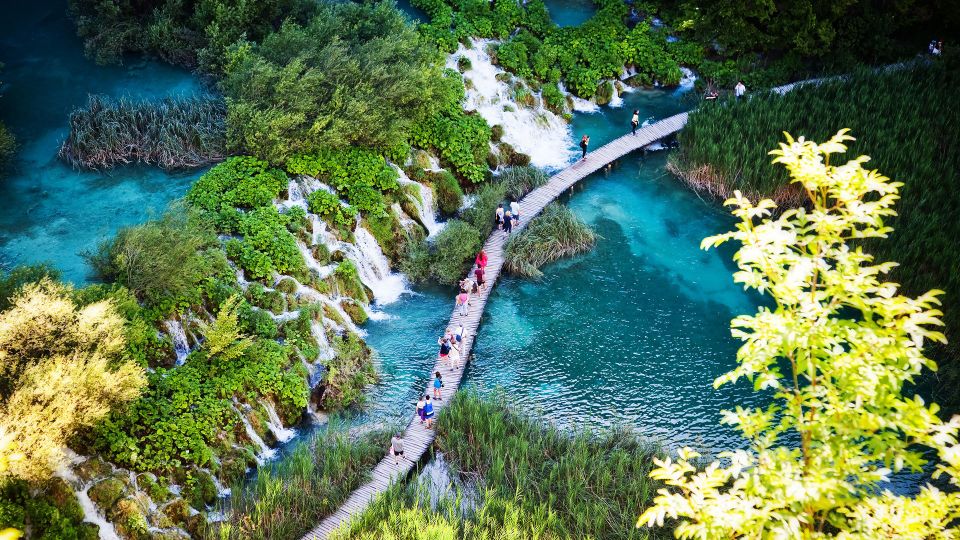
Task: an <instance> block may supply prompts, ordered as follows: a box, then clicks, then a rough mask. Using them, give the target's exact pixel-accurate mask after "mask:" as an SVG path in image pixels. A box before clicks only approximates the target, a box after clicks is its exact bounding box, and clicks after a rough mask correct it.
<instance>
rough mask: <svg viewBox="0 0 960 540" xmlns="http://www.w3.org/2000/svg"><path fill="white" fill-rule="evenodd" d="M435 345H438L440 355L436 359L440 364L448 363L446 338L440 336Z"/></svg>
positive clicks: (448, 352) (448, 350)
mask: <svg viewBox="0 0 960 540" xmlns="http://www.w3.org/2000/svg"><path fill="white" fill-rule="evenodd" d="M437 344H438V345H440V355H439V358H438V359H437V360H438V361H440V362H447V363H449V362H450V339H449V338H447V336H441V337H440V339H438V340H437Z"/></svg>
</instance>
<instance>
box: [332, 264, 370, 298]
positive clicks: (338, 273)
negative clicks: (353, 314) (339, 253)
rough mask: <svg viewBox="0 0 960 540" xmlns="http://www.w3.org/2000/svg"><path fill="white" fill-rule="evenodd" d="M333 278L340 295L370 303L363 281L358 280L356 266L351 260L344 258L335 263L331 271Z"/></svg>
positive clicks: (358, 275)
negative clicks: (334, 267) (335, 265)
mask: <svg viewBox="0 0 960 540" xmlns="http://www.w3.org/2000/svg"><path fill="white" fill-rule="evenodd" d="M333 278H334V279H335V280H336V283H337V291H338V292H339V293H340V295H341V296H346V297H348V298H353V299H354V300H357V301H359V302H362V303H364V304H369V303H370V298H368V297H367V293H366V289H365V288H364V286H363V282H362V281H360V274H359V273H357V266H356V265H355V264H353V261H350V260H345V261H343V262H341V263H340V264H338V265H337V268H336V269H335V270H334V271H333Z"/></svg>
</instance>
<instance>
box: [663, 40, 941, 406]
mask: <svg viewBox="0 0 960 540" xmlns="http://www.w3.org/2000/svg"><path fill="white" fill-rule="evenodd" d="M957 66H958V60H957V58H950V57H948V58H943V59H941V60H937V61H935V62H933V63H924V62H921V63H917V64H915V65H913V66H908V67H904V68H901V69H896V70H882V71H874V70H868V69H863V70H860V71H857V72H854V73H852V74H850V75H849V76H847V77H844V78H842V79H836V80H828V81H824V82H821V83H819V84H810V85H804V86H802V87H800V88H796V89H794V90H793V91H791V92H789V93H787V94H785V95H779V94H775V93H763V92H757V93H754V94H752V95H751V96H750V99H747V100H743V101H739V102H737V101H732V100H731V101H722V102H718V103H707V104H704V106H702V107H700V108H699V109H697V110H695V111H694V112H692V113H691V114H690V118H689V120H688V121H687V125H686V127H685V128H684V129H683V130H682V131H681V132H680V133H679V134H678V141H679V142H680V145H679V149H678V150H676V151H675V152H674V153H673V154H672V155H671V156H670V160H669V162H668V169H669V170H670V171H671V172H673V173H674V174H676V175H677V176H678V177H679V178H680V179H681V181H683V182H684V183H686V184H687V185H688V186H690V187H691V189H693V190H694V191H697V192H698V193H704V194H707V195H709V196H711V197H712V198H714V199H716V200H724V199H727V198H729V197H731V196H732V194H733V192H734V190H739V191H741V192H742V193H744V194H745V195H747V196H748V197H750V199H751V200H754V201H756V200H758V199H759V198H761V197H769V198H772V199H773V200H774V201H776V202H777V204H778V205H780V206H781V207H782V208H793V207H797V206H800V205H805V204H806V201H808V200H809V198H808V197H807V195H806V194H805V193H804V192H803V190H802V189H800V187H799V185H798V184H795V183H790V181H789V177H788V176H787V175H786V173H785V172H784V171H783V169H781V168H778V167H774V166H772V165H771V164H770V160H769V156H768V155H767V153H766V151H765V150H763V149H765V148H772V147H774V146H775V145H776V142H777V141H778V140H779V138H780V133H781V131H787V132H789V133H794V134H802V135H804V136H806V137H807V139H808V140H811V139H812V140H822V139H824V138H826V137H828V136H829V135H830V134H831V133H830V132H831V131H832V130H834V129H835V127H837V126H843V127H847V128H850V129H851V130H852V131H853V133H856V134H857V140H856V141H853V142H851V143H850V144H849V146H850V148H851V149H852V151H854V152H857V153H860V154H867V155H870V156H872V158H871V161H870V167H871V168H876V169H878V170H880V171H883V173H884V174H886V175H888V176H889V177H890V178H893V179H895V180H897V181H898V182H903V183H904V186H903V188H902V189H901V193H900V197H901V200H900V201H899V203H898V205H897V206H898V208H897V210H898V216H896V217H894V218H892V219H890V220H889V225H890V226H891V227H892V228H893V232H892V233H891V234H890V237H889V238H887V239H885V240H883V241H878V240H868V241H865V242H864V247H865V248H867V249H869V250H871V251H872V252H873V253H875V254H876V255H877V257H878V258H879V259H880V260H896V261H898V262H899V263H900V264H899V267H898V268H896V269H894V270H893V272H892V276H893V278H894V279H895V280H896V281H898V282H900V283H902V284H903V286H904V290H905V291H907V292H908V293H910V294H917V293H919V292H922V291H925V290H928V289H931V288H942V289H944V290H946V291H948V292H953V291H958V290H960V273H958V272H957V271H956V269H957V268H958V267H960V249H958V247H957V244H956V241H955V239H956V238H957V237H960V220H957V218H956V215H957V208H960V195H958V194H960V190H958V187H960V172H958V171H960V136H958V131H957V129H956V126H957V125H960V104H958V102H957V100H956V99H955V95H954V94H955V93H956V89H957V88H958V87H960V71H958V69H957ZM943 311H944V322H945V323H946V325H947V330H946V333H947V335H948V336H957V335H960V300H958V296H957V295H956V294H948V295H947V296H946V297H945V298H944V306H943ZM932 347H933V348H934V354H935V356H936V357H938V358H939V359H940V360H941V361H940V364H941V370H940V372H939V373H938V374H937V376H936V378H937V380H936V381H934V382H933V386H934V389H935V396H936V399H937V401H938V402H940V403H941V404H942V405H945V406H946V407H948V409H949V410H957V409H958V407H960V391H958V388H960V384H958V383H960V349H958V347H957V340H956V339H954V340H953V342H952V343H950V344H948V345H933V346H932ZM931 378H932V377H931Z"/></svg>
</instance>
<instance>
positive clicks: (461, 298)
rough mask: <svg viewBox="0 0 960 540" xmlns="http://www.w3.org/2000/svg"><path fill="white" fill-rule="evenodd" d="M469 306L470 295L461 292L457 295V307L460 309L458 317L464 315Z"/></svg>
mask: <svg viewBox="0 0 960 540" xmlns="http://www.w3.org/2000/svg"><path fill="white" fill-rule="evenodd" d="M469 305H470V293H467V292H462V293H460V294H458V295H457V307H458V308H460V315H466V314H467V311H468V307H467V306H469Z"/></svg>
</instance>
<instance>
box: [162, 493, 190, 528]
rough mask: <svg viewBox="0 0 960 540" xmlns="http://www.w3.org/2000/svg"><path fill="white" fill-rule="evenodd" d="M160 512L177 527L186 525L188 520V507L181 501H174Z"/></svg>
mask: <svg viewBox="0 0 960 540" xmlns="http://www.w3.org/2000/svg"><path fill="white" fill-rule="evenodd" d="M160 511H161V512H163V514H164V515H165V516H167V518H169V519H170V521H172V522H173V523H175V524H177V525H182V524H184V523H186V522H187V519H189V518H190V505H189V504H187V501H185V500H183V499H174V500H173V501H171V502H170V504H168V505H166V506H164V507H163V508H162V509H161V510H160Z"/></svg>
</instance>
